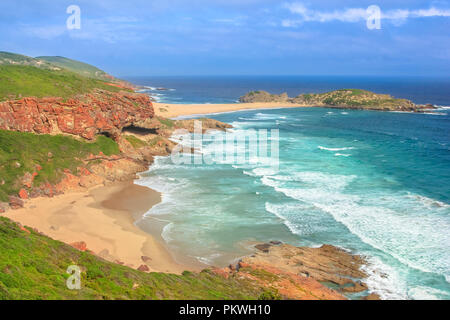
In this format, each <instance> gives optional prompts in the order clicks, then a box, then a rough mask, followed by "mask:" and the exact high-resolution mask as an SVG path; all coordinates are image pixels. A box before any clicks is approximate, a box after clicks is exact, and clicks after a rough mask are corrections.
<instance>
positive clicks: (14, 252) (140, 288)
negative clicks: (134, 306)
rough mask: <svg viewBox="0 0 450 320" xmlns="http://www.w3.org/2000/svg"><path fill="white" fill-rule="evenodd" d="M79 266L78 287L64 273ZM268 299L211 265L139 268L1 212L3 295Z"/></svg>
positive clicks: (257, 289) (262, 292)
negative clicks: (168, 270) (180, 269)
mask: <svg viewBox="0 0 450 320" xmlns="http://www.w3.org/2000/svg"><path fill="white" fill-rule="evenodd" d="M70 265H76V266H79V267H80V269H81V270H82V274H81V290H69V289H67V287H66V280H67V278H68V277H69V274H67V273H66V270H67V268H68V267H69V266H70ZM258 298H264V299H271V298H273V296H272V295H269V296H268V295H267V291H266V290H263V289H261V288H260V287H258V286H255V285H254V284H252V283H251V282H249V281H248V280H239V279H236V278H234V277H232V278H229V279H225V278H223V277H221V276H219V275H216V274H214V273H212V272H210V271H207V270H206V271H203V272H200V273H191V272H186V273H184V274H183V275H175V274H164V273H144V272H140V271H137V270H134V269H131V268H128V267H125V266H121V265H118V264H114V263H110V262H107V261H104V260H102V259H101V258H98V257H96V256H94V255H92V254H90V253H88V252H81V251H78V250H76V249H74V248H72V247H70V246H68V245H66V244H64V243H62V242H59V241H56V240H52V239H50V238H48V237H46V236H44V235H41V234H39V233H36V232H35V231H33V230H31V229H28V228H27V229H26V230H24V229H21V228H20V227H19V226H18V225H17V224H16V223H14V222H12V221H11V220H9V219H7V218H3V217H0V300H5V299H33V300H34V299H36V300H42V299H45V300H48V299H258Z"/></svg>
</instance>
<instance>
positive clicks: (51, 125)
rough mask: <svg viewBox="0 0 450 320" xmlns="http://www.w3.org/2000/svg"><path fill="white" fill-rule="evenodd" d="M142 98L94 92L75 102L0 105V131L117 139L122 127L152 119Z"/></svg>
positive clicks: (148, 103)
mask: <svg viewBox="0 0 450 320" xmlns="http://www.w3.org/2000/svg"><path fill="white" fill-rule="evenodd" d="M153 116H154V110H153V105H152V103H151V101H150V98H149V97H148V96H147V95H144V94H137V93H130V92H124V91H121V92H120V93H113V92H108V91H102V90H95V91H94V92H93V93H90V94H86V95H82V96H79V97H77V98H76V99H68V100H67V101H64V100H63V99H62V98H41V99H38V98H23V99H21V100H15V101H6V102H1V103H0V129H4V130H14V131H22V132H34V133H48V134H50V133H68V134H73V135H77V136H81V137H83V138H85V139H93V138H94V136H95V135H96V134H98V133H107V134H109V135H110V136H112V137H114V138H118V135H119V134H120V132H121V130H122V129H123V128H124V127H127V126H131V125H136V124H137V123H140V124H145V122H146V121H148V120H149V119H151V118H153Z"/></svg>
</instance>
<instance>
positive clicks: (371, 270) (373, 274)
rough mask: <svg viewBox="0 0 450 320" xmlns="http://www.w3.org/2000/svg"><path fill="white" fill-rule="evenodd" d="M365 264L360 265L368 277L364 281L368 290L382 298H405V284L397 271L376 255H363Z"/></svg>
mask: <svg viewBox="0 0 450 320" xmlns="http://www.w3.org/2000/svg"><path fill="white" fill-rule="evenodd" d="M365 259H366V262H367V264H365V265H363V266H362V267H361V270H362V271H364V272H365V273H366V274H367V275H368V277H367V279H365V282H366V284H367V286H368V288H369V292H371V293H376V294H378V295H379V296H380V298H381V299H383V300H404V299H407V297H408V296H407V292H406V288H407V284H406V282H405V280H404V279H402V278H401V277H400V275H399V274H398V272H397V271H396V270H395V269H394V268H392V267H391V266H389V265H387V264H385V263H383V262H382V261H381V260H380V259H379V258H377V257H365Z"/></svg>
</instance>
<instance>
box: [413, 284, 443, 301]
mask: <svg viewBox="0 0 450 320" xmlns="http://www.w3.org/2000/svg"><path fill="white" fill-rule="evenodd" d="M408 296H409V297H411V298H412V299H415V300H437V299H444V300H448V299H450V296H449V294H448V293H447V292H445V291H442V290H438V289H434V288H430V287H423V286H417V287H413V288H411V289H409V290H408Z"/></svg>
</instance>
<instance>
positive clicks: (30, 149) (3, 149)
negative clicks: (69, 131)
mask: <svg viewBox="0 0 450 320" xmlns="http://www.w3.org/2000/svg"><path fill="white" fill-rule="evenodd" d="M100 152H103V153H104V154H105V155H112V154H119V153H120V151H119V146H118V145H117V143H116V142H114V141H113V140H112V139H110V138H107V137H105V136H98V137H97V140H96V141H95V142H92V143H89V142H85V141H80V140H77V139H74V138H72V137H69V136H63V135H56V136H51V135H36V134H33V133H26V132H15V131H6V130H0V201H7V200H8V195H12V194H17V193H18V191H19V190H20V188H22V187H23V186H22V184H21V183H20V179H21V178H22V177H23V176H24V175H25V174H26V173H27V172H28V173H30V174H33V173H34V172H37V171H38V170H37V169H36V168H37V166H40V167H41V168H42V169H41V170H39V171H38V175H37V176H36V178H35V179H34V185H35V186H38V185H39V184H40V183H43V182H50V183H55V182H58V181H59V179H60V178H61V177H62V175H63V170H64V169H69V170H71V171H72V172H74V173H76V172H77V167H78V166H81V165H82V159H84V158H87V157H88V156H89V154H91V153H92V154H99V153H100Z"/></svg>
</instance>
